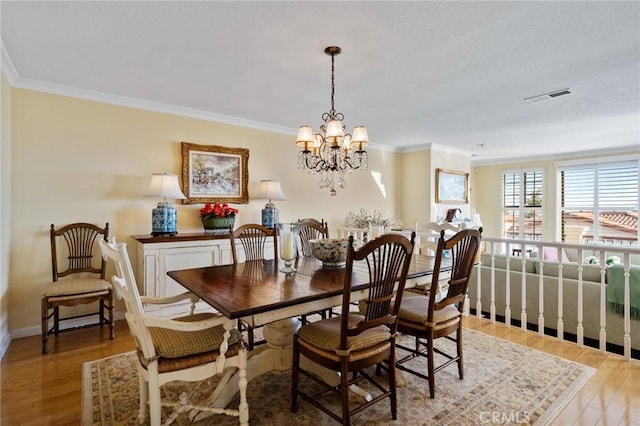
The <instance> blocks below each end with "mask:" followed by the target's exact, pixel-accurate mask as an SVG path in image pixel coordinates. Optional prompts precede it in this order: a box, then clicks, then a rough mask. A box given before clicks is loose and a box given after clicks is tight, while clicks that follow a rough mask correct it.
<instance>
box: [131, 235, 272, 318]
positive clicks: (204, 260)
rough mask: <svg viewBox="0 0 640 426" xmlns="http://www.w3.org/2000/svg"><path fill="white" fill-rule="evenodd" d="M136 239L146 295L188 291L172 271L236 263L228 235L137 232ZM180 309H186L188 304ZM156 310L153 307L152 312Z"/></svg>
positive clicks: (240, 253) (165, 312)
mask: <svg viewBox="0 0 640 426" xmlns="http://www.w3.org/2000/svg"><path fill="white" fill-rule="evenodd" d="M132 238H133V239H134V240H135V241H136V243H137V250H136V254H137V259H138V260H137V264H136V281H137V283H138V291H139V292H140V294H141V295H143V296H149V297H168V296H174V295H176V294H180V293H184V292H185V291H186V289H185V288H184V287H182V286H181V285H180V284H178V283H177V282H175V281H174V280H172V279H171V278H170V277H169V276H167V272H169V271H175V270H179V269H188V268H200V267H205V266H215V265H228V264H230V263H232V262H233V259H232V255H231V245H230V242H229V237H228V235H226V234H223V235H214V234H205V233H185V234H177V235H173V236H170V237H153V236H151V235H133V236H132ZM236 247H237V252H238V257H239V261H243V259H244V252H243V250H242V244H241V243H239V242H237V243H236ZM269 253H273V245H272V243H270V242H268V243H267V244H266V247H265V254H269ZM267 257H268V256H267ZM154 308H155V307H154ZM179 308H180V309H181V312H184V307H179ZM156 309H158V308H156ZM180 309H178V310H180ZM206 309H211V308H210V307H209V306H208V305H206V304H204V302H200V303H199V304H198V306H197V310H198V311H201V310H206ZM152 310H153V309H151V307H149V311H150V312H151V311H152ZM174 313H177V310H176V309H164V308H162V312H161V313H157V314H158V315H163V316H164V315H172V314H174Z"/></svg>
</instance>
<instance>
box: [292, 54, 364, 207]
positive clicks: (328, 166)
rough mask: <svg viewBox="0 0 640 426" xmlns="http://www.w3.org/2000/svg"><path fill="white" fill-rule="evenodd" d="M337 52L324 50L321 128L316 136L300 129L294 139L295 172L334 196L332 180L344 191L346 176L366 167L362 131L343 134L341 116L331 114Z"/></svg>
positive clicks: (357, 129) (308, 127)
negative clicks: (327, 65)
mask: <svg viewBox="0 0 640 426" xmlns="http://www.w3.org/2000/svg"><path fill="white" fill-rule="evenodd" d="M341 51H342V50H341V49H340V48H339V47H338V46H329V47H327V48H326V49H325V50H324V53H326V54H327V55H329V56H331V109H330V110H329V112H325V113H324V114H322V120H323V121H324V124H322V125H321V126H320V131H319V132H318V133H314V132H313V130H312V129H311V126H308V125H306V126H300V128H299V129H298V136H297V138H296V145H298V146H299V147H301V148H302V151H300V152H299V153H298V168H299V169H303V170H307V172H308V173H318V174H319V175H320V188H322V189H324V188H329V191H330V194H331V195H336V189H335V185H336V177H337V185H338V187H339V188H345V187H346V186H347V184H346V182H345V180H344V176H345V174H346V173H351V172H352V171H353V170H361V169H367V168H368V167H369V165H368V154H367V151H366V150H365V149H364V148H365V147H366V146H367V145H368V144H369V137H368V136H367V129H366V127H364V126H356V127H355V128H354V129H353V132H352V133H351V134H349V133H345V126H343V125H342V120H343V119H344V115H342V113H340V112H336V110H335V105H334V93H335V56H336V55H339V54H340V52H341Z"/></svg>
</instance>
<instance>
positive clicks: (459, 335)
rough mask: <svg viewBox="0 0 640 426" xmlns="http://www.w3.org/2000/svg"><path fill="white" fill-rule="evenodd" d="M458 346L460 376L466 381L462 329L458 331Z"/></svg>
mask: <svg viewBox="0 0 640 426" xmlns="http://www.w3.org/2000/svg"><path fill="white" fill-rule="evenodd" d="M456 345H457V347H458V376H460V380H462V379H464V364H463V362H462V327H459V328H458V330H457V331H456Z"/></svg>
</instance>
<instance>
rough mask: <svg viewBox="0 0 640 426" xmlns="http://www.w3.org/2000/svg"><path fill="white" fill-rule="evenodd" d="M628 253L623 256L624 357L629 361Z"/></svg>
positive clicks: (629, 297) (629, 301)
mask: <svg viewBox="0 0 640 426" xmlns="http://www.w3.org/2000/svg"><path fill="white" fill-rule="evenodd" d="M629 257H630V256H629V253H625V254H624V338H623V342H624V357H625V359H626V360H627V361H629V360H631V290H630V288H629V283H630V279H631V271H630V267H631V266H630V263H631V261H630V259H629Z"/></svg>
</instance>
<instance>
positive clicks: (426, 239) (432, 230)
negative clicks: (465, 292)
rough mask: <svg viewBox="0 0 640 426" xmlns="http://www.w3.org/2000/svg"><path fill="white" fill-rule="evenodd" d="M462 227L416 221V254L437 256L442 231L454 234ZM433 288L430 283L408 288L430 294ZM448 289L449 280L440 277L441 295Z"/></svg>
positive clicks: (414, 291) (439, 291)
mask: <svg viewBox="0 0 640 426" xmlns="http://www.w3.org/2000/svg"><path fill="white" fill-rule="evenodd" d="M460 229H462V228H461V227H459V226H457V225H454V224H452V223H451V222H442V223H438V222H429V223H422V224H421V223H417V222H416V223H415V224H414V225H413V230H414V231H415V232H416V245H415V247H414V249H413V254H414V256H418V255H423V256H435V254H436V251H437V249H438V240H439V239H440V233H441V232H442V231H444V232H445V236H452V235H454V234H455V233H456V232H458V231H459V230H460ZM430 290H431V285H430V284H425V285H418V286H415V287H412V288H409V289H407V291H409V292H412V293H420V294H428V293H429V291H430ZM446 290H447V280H446V279H442V278H441V279H440V283H439V285H438V294H439V295H440V296H439V297H442V296H443V294H444V292H446Z"/></svg>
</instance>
